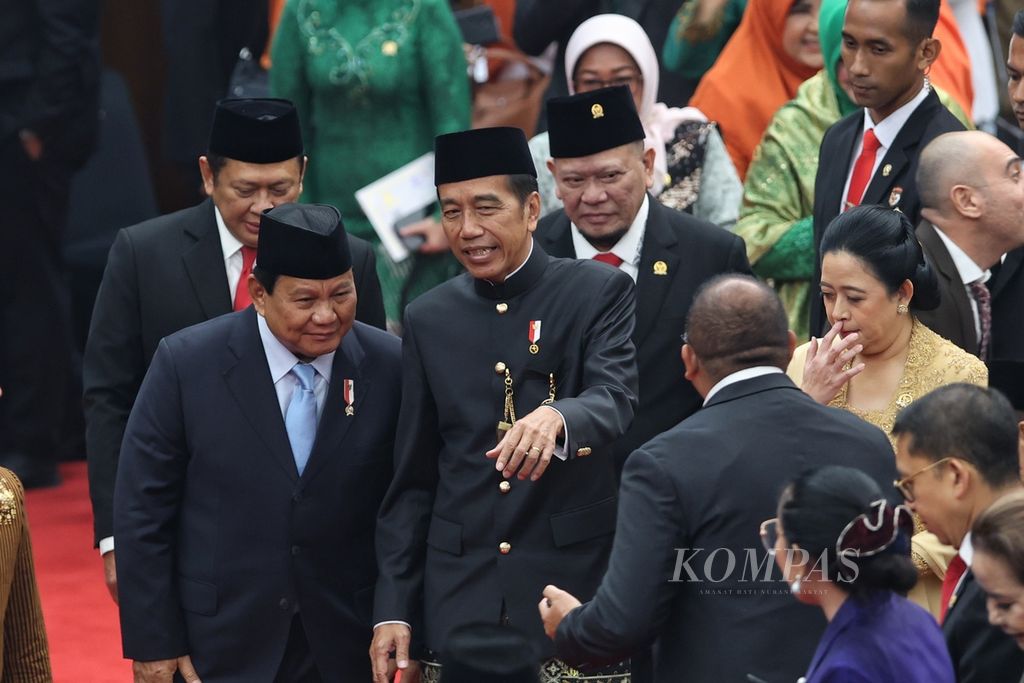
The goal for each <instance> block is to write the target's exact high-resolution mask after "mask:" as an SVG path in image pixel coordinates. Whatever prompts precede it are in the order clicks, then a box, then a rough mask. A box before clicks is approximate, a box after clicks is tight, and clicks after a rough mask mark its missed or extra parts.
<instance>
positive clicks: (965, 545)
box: [956, 531, 974, 567]
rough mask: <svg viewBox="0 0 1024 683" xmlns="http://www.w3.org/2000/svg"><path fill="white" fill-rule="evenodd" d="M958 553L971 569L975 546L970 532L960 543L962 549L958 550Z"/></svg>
mask: <svg viewBox="0 0 1024 683" xmlns="http://www.w3.org/2000/svg"><path fill="white" fill-rule="evenodd" d="M956 552H957V554H959V555H960V559H962V560H963V561H964V564H966V565H967V566H968V567H970V566H971V560H973V559H974V546H973V545H972V544H971V532H970V531H968V532H967V535H966V536H964V540H962V541H960V547H959V548H958V549H957V551H956Z"/></svg>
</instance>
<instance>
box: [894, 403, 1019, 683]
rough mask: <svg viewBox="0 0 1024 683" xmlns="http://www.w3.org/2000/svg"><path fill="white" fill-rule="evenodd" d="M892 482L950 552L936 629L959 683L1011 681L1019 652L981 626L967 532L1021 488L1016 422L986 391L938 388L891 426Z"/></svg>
mask: <svg viewBox="0 0 1024 683" xmlns="http://www.w3.org/2000/svg"><path fill="white" fill-rule="evenodd" d="M892 431H893V434H894V435H895V436H896V437H897V441H896V468H897V469H898V470H899V473H900V477H902V478H901V479H899V480H897V481H896V482H894V483H895V485H896V488H897V489H898V490H899V491H900V493H901V494H903V497H904V498H905V499H906V501H907V504H908V505H909V506H910V508H911V509H912V510H913V511H914V512H916V513H917V514H918V515H919V516H920V517H921V520H922V521H923V522H924V523H925V525H926V526H927V527H928V529H929V530H930V531H932V532H933V533H934V534H935V535H936V536H938V538H939V540H940V541H941V542H943V543H947V544H950V545H952V546H953V547H954V548H957V550H958V554H957V555H955V556H954V558H953V560H952V561H951V562H950V563H949V567H948V568H947V569H946V576H945V579H944V580H943V583H942V599H943V605H942V614H941V621H942V631H943V634H944V635H945V637H946V644H947V645H948V646H949V653H950V656H951V657H952V659H953V665H954V667H955V669H956V674H957V681H958V683H1000V682H1002V681H1005V682H1006V683H1018V681H1019V680H1020V678H1021V672H1022V671H1024V651H1021V650H1020V649H1019V648H1018V647H1017V644H1016V643H1015V642H1014V641H1013V639H1011V638H1009V637H1008V636H1006V634H1004V633H1003V632H1002V631H1001V630H1000V629H999V628H997V627H994V626H992V625H990V624H989V623H988V618H987V606H986V597H985V593H984V592H983V590H982V588H981V586H979V585H978V583H977V582H975V580H974V576H973V574H972V573H971V569H970V567H971V559H972V555H973V552H972V548H971V534H970V528H971V525H972V524H974V520H975V519H977V518H978V517H979V516H980V515H981V513H983V512H984V511H985V510H987V509H988V508H989V507H990V506H991V505H992V504H993V503H994V502H995V501H996V500H998V499H999V498H1001V497H1003V496H1004V495H1007V494H1009V493H1012V492H1014V491H1018V490H1020V489H1021V480H1020V467H1019V461H1018V454H1017V440H1018V436H1017V419H1016V415H1015V413H1014V411H1013V407H1012V406H1011V405H1010V403H1009V401H1007V400H1006V398H1005V397H1004V396H1003V395H1002V394H1000V393H999V392H998V391H995V390H993V389H985V388H981V387H977V386H974V385H969V384H950V385H947V386H944V387H940V388H939V389H936V390H935V391H933V392H931V393H930V394H928V395H927V396H924V397H922V398H919V399H918V400H916V401H915V402H913V403H911V404H910V405H909V406H907V407H906V408H905V409H904V410H903V411H902V412H901V413H900V414H899V416H898V417H897V418H896V423H895V425H894V426H893V430H892Z"/></svg>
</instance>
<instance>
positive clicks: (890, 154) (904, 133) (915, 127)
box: [861, 90, 942, 208]
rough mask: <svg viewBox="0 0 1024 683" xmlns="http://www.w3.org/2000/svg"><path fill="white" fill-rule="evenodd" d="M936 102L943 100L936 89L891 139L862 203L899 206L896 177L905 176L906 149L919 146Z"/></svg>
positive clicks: (934, 109) (938, 104)
mask: <svg viewBox="0 0 1024 683" xmlns="http://www.w3.org/2000/svg"><path fill="white" fill-rule="evenodd" d="M936 106H939V107H941V106H942V103H941V102H939V97H938V95H936V94H935V91H934V90H933V91H932V92H930V93H928V97H926V98H925V100H924V101H923V102H922V103H921V104H920V105H918V107H917V109H915V110H914V112H913V113H912V114H911V115H910V118H908V119H907V122H906V123H905V124H903V128H901V129H900V132H899V133H898V134H897V135H896V139H895V140H893V141H892V146H891V147H889V150H888V151H887V152H886V153H885V157H883V158H882V163H880V164H879V165H878V169H877V170H876V171H875V175H874V176H872V178H871V182H870V183H868V187H867V189H866V190H865V191H864V199H863V201H861V204H882V205H884V206H889V207H892V208H895V207H897V206H899V197H898V196H896V195H897V193H895V191H894V190H895V182H896V179H897V178H901V177H902V176H903V171H904V170H905V169H906V167H907V166H908V165H909V164H910V155H909V154H908V152H907V150H908V149H913V148H916V147H918V146H920V144H921V137H922V136H923V135H924V132H925V128H926V127H927V126H928V122H929V121H931V119H932V118H933V117H934V116H935V112H936ZM886 167H889V173H888V174H886V172H885V169H886ZM903 182H904V183H907V182H914V179H913V178H907V179H905V180H904V181H903ZM892 199H895V200H896V201H895V203H893V202H892V201H891V200H892Z"/></svg>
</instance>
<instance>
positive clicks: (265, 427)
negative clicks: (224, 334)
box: [224, 308, 298, 482]
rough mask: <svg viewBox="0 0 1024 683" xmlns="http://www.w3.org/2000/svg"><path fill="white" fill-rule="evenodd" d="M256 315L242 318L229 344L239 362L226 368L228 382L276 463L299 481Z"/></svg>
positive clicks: (252, 312)
mask: <svg viewBox="0 0 1024 683" xmlns="http://www.w3.org/2000/svg"><path fill="white" fill-rule="evenodd" d="M256 315H257V314H256V311H255V310H254V309H252V308H250V309H249V310H248V311H246V312H245V313H244V314H243V315H241V316H239V322H238V325H237V326H236V328H235V333H234V334H233V335H232V336H231V339H230V340H229V341H228V348H229V349H230V351H231V353H233V354H234V356H235V362H234V363H233V364H231V365H230V366H229V367H228V368H226V369H225V372H224V379H225V381H226V382H227V385H228V389H229V390H230V391H231V394H232V395H233V396H234V397H235V400H236V401H237V402H238V406H239V408H241V410H242V413H243V414H244V415H245V417H246V419H247V420H248V421H249V425H250V426H251V427H252V430H253V431H254V432H256V434H257V435H259V437H260V439H261V440H262V441H263V443H264V444H265V445H266V446H267V452H269V453H270V454H271V456H272V458H273V460H274V462H276V463H277V464H278V466H280V467H281V469H282V470H283V471H284V472H285V474H286V475H287V476H288V478H289V479H291V480H292V481H293V482H294V481H295V480H297V479H298V470H297V469H296V468H295V458H294V457H293V456H292V447H291V444H290V443H289V441H288V432H287V431H286V430H285V426H284V418H283V417H282V416H281V405H280V404H279V403H278V401H277V393H276V392H275V391H274V384H273V382H272V381H271V378H270V368H269V366H268V365H267V355H266V353H265V352H264V350H263V343H262V342H261V341H260V333H259V329H257V327H256Z"/></svg>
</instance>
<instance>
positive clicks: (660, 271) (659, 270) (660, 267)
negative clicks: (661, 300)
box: [652, 261, 668, 275]
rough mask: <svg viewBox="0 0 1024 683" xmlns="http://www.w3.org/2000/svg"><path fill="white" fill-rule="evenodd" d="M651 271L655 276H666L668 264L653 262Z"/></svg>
mask: <svg viewBox="0 0 1024 683" xmlns="http://www.w3.org/2000/svg"><path fill="white" fill-rule="evenodd" d="M652 270H653V272H654V274H655V275H668V264H667V263H665V262H664V261H655V262H654V268H653V269H652Z"/></svg>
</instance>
